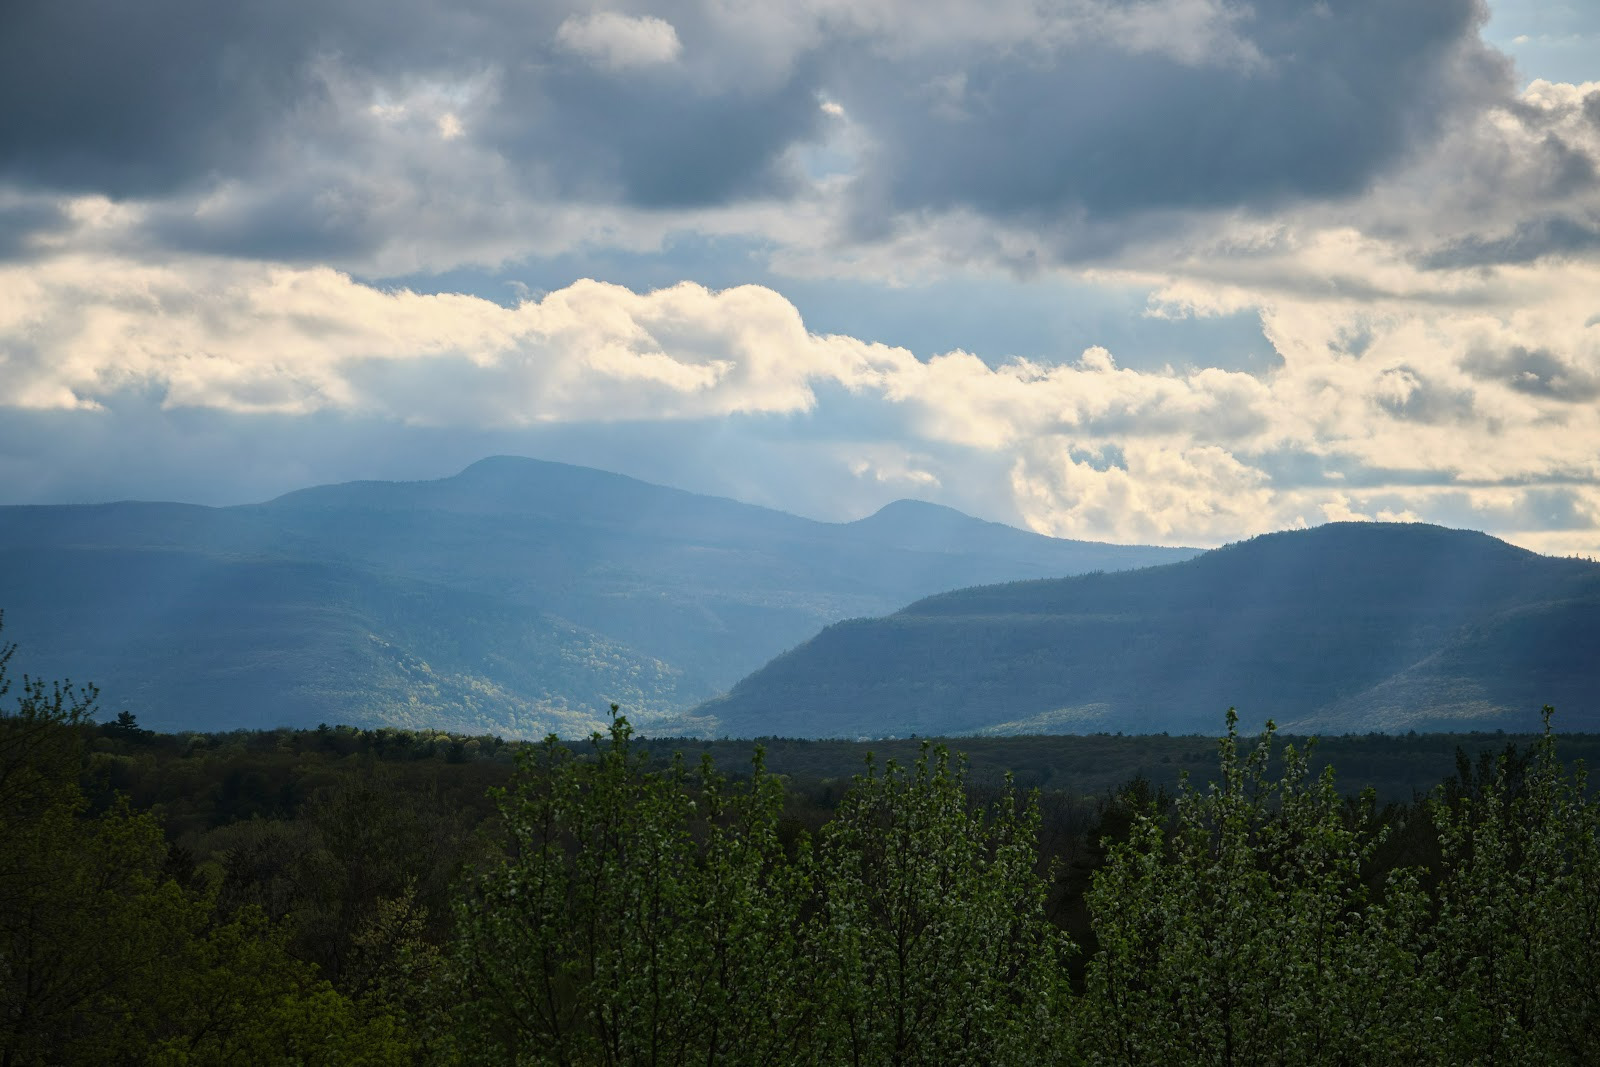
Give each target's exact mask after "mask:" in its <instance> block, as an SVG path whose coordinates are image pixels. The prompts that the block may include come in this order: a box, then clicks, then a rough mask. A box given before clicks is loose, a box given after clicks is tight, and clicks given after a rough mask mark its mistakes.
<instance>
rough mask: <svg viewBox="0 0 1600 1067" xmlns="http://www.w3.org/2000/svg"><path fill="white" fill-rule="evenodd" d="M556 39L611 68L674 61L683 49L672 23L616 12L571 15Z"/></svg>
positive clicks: (557, 32)
mask: <svg viewBox="0 0 1600 1067" xmlns="http://www.w3.org/2000/svg"><path fill="white" fill-rule="evenodd" d="M556 40H557V41H559V42H561V44H562V45H563V46H565V47H566V48H569V49H571V50H572V51H574V52H576V53H578V54H579V55H581V56H583V57H584V58H586V59H589V60H592V61H594V62H595V63H598V64H599V65H601V66H603V67H606V68H609V69H611V70H626V69H628V68H631V67H652V66H657V65H659V64H662V63H672V62H674V61H676V60H677V58H678V55H679V53H681V52H682V51H683V45H682V43H681V42H679V40H678V31H677V30H676V29H674V28H673V26H672V23H670V22H668V21H666V20H665V19H659V18H656V17H655V16H653V15H624V14H621V13H619V12H616V11H600V12H596V13H595V14H592V15H568V16H567V18H566V19H565V20H563V21H562V23H561V25H560V26H558V27H557V28H556Z"/></svg>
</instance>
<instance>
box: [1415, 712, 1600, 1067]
mask: <svg viewBox="0 0 1600 1067" xmlns="http://www.w3.org/2000/svg"><path fill="white" fill-rule="evenodd" d="M1551 714H1552V712H1551V709H1550V708H1548V707H1546V708H1545V709H1544V715H1545V730H1544V736H1543V737H1542V738H1541V739H1540V741H1539V742H1538V743H1537V745H1536V746H1535V748H1534V751H1533V754H1532V760H1531V761H1530V762H1528V763H1527V764H1526V765H1525V766H1523V765H1521V761H1514V760H1512V759H1510V758H1508V757H1507V756H1502V757H1501V758H1500V759H1499V760H1498V761H1497V764H1496V771H1495V773H1494V774H1493V776H1492V777H1486V776H1480V783H1479V787H1478V788H1477V789H1471V790H1462V791H1460V792H1458V793H1457V794H1456V795H1454V796H1451V795H1450V794H1449V793H1447V792H1446V791H1445V790H1443V789H1441V790H1439V791H1438V793H1437V794H1436V795H1435V798H1434V801H1433V804H1432V812H1433V816H1434V821H1435V823H1436V825H1437V827H1438V832H1439V837H1440V844H1441V847H1442V851H1443V853H1444V866H1443V871H1442V872H1441V873H1442V875H1443V878H1442V880H1441V882H1440V886H1439V901H1438V922H1437V926H1436V928H1435V931H1434V947H1433V950H1432V951H1431V952H1430V953H1429V955H1428V958H1427V981H1426V985H1425V988H1426V989H1427V990H1428V991H1429V993H1430V994H1431V995H1432V997H1433V1013H1434V1015H1435V1017H1436V1019H1437V1021H1438V1024H1439V1025H1438V1027H1437V1029H1438V1030H1439V1032H1440V1041H1439V1042H1438V1045H1437V1048H1436V1050H1435V1054H1434V1057H1433V1059H1434V1062H1438V1063H1482V1064H1496V1065H1498V1064H1543V1063H1560V1062H1568V1063H1597V1062H1600V805H1596V804H1595V803H1594V801H1593V800H1592V798H1590V797H1589V796H1588V795H1587V775H1586V773H1585V771H1584V769H1583V767H1582V766H1581V765H1580V766H1579V767H1578V768H1577V769H1576V770H1575V772H1574V773H1572V774H1570V775H1569V774H1568V773H1567V772H1566V770H1565V769H1564V767H1563V766H1562V764H1561V763H1560V761H1559V759H1558V758H1557V755H1556V747H1555V735H1554V734H1553V733H1552V731H1551V729H1550V718H1551Z"/></svg>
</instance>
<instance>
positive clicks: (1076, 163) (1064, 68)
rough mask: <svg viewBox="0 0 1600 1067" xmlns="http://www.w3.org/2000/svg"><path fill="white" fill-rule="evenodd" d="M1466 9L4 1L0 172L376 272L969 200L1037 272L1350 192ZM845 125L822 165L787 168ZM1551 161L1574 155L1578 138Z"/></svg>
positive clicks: (1416, 121) (1150, 2) (1379, 173)
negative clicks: (1214, 219) (1030, 243)
mask: <svg viewBox="0 0 1600 1067" xmlns="http://www.w3.org/2000/svg"><path fill="white" fill-rule="evenodd" d="M1481 18H1482V12H1481V10H1480V9H1479V7H1478V5H1477V4H1476V3H1475V2H1474V0H1426V2H1424V3H1420V4H1413V5H1407V6H1406V7H1404V8H1401V9H1397V8H1395V7H1394V6H1393V5H1390V4H1386V3H1383V2H1382V0H1357V2H1355V3H1353V4H1341V5H1306V4H1303V3H1299V2H1291V0H1270V2H1265V3H1259V4H1255V5H1252V6H1250V7H1245V6H1242V5H1236V4H1232V3H1226V2H1221V0H1140V2H1136V3H1121V2H1109V0H1071V2H1068V3H1064V4H1059V5H1039V4H1037V3H1034V2H1032V0H1001V2H998V3H995V4H988V5H984V6H983V7H982V8H974V7H973V6H972V5H969V4H961V3H955V2H953V0H941V2H938V3H926V2H922V3H911V2H909V0H867V2H859V3H856V2H852V3H843V2H841V0H780V2H777V3H774V4H764V5H760V8H759V10H758V9H755V8H748V7H740V6H737V5H725V4H713V3H702V2H699V0H661V2H657V3H653V4H651V5H649V7H648V9H647V10H645V9H634V10H632V11H630V12H629V13H622V12H618V11H599V12H596V11H593V10H591V9H587V8H579V7H577V6H576V5H573V4H568V3H564V2H557V3H552V4H540V5H521V6H516V5H513V6H503V5H502V6H500V7H497V8H494V9H493V10H492V12H491V11H489V10H487V9H485V10H477V9H461V8H460V7H459V6H457V5H450V4H446V3H443V2H442V0H398V3H383V4H377V3H374V2H372V0H337V2H335V3H332V4H311V3H309V2H306V0H288V2H287V3H285V4H279V5H275V6H274V7H273V8H272V9H271V10H270V12H269V11H268V10H267V9H261V10H257V9H255V8H252V7H249V6H246V7H244V8H230V9H229V10H227V11H217V10H214V9H213V8H212V7H211V6H209V5H204V4H200V3H198V0H151V2H150V3H148V4H141V5H136V6H129V5H126V4H121V3H116V2H114V0H62V2H60V3H57V4H24V5H21V6H18V5H11V6H10V7H8V8H7V9H6V12H5V14H3V15H0V95H3V96H5V97H6V98H8V99H19V100H20V99H28V100H30V101H35V102H36V104H35V105H34V106H30V107H27V108H11V109H7V110H5V111H4V112H3V113H0V183H3V182H7V181H9V182H10V183H11V184H12V185H13V186H14V187H16V188H21V189H30V190H35V191H38V190H52V191H55V192H57V193H61V194H66V195H83V194H95V195H103V196H106V197H110V198H112V199H114V200H118V201H129V202H137V203H138V204H139V205H141V207H142V208H143V209H144V210H145V213H146V215H147V217H148V220H149V225H148V228H147V230H146V231H145V232H144V233H143V234H142V239H143V240H144V241H145V242H146V244H147V245H151V246H155V247H169V248H170V247H175V248H179V249H188V250H202V251H208V252H226V253H228V254H232V255H238V256H241V257H264V258H274V259H290V260H297V261H302V262H312V261H315V262H330V263H333V264H335V265H339V266H343V267H345V268H348V269H355V270H360V271H362V272H363V273H367V274H380V275H381V274H383V273H385V272H391V271H395V270H400V271H409V270H415V269H436V270H437V269H446V268H449V267H452V266H455V265H458V264H461V263H465V262H473V263H483V262H500V261H503V260H504V259H506V258H510V257H512V256H515V255H516V254H518V253H519V252H521V254H530V253H534V252H537V251H539V250H541V249H543V248H548V247H549V246H550V245H551V244H556V245H559V246H561V247H564V248H572V247H578V246H581V245H583V244H585V243H591V244H592V243H595V242H597V241H598V242H601V243H605V242H610V241H614V240H620V241H622V242H623V243H624V244H635V245H636V244H637V243H638V242H639V241H641V240H648V239H649V238H648V236H644V237H641V236H640V235H639V231H641V230H642V231H646V232H648V231H650V230H651V229H652V227H653V226H654V225H655V224H654V223H653V221H652V218H651V216H652V214H653V213H659V212H662V211H677V212H686V213H688V214H687V215H685V216H684V217H680V218H679V219H677V220H676V221H677V223H678V224H679V225H680V226H685V227H689V228H695V229H699V228H700V227H701V226H702V225H710V226H712V227H713V228H716V229H720V224H719V222H718V221H717V220H716V219H715V218H706V217H704V216H705V215H707V214H715V213H718V212H725V211H728V210H730V209H738V208H743V207H748V206H751V205H766V206H767V207H769V208H770V209H771V210H770V211H768V212H767V213H766V214H761V213H754V214H746V216H745V217H744V219H743V222H744V224H745V225H746V226H747V227H748V229H747V230H746V231H745V232H747V233H748V234H750V235H751V236H753V237H756V238H758V239H763V240H770V241H773V242H774V243H775V244H777V245H779V246H782V245H785V244H787V243H789V241H790V240H791V238H792V237H793V236H794V231H795V230H796V229H797V227H796V221H797V219H799V218H808V219H815V217H816V216H817V215H818V214H819V208H818V206H817V205H818V204H819V203H820V204H822V205H823V207H822V208H821V209H820V214H821V216H822V218H821V225H820V226H819V225H811V226H809V227H798V228H799V229H801V230H802V233H803V236H802V237H801V239H800V240H799V241H798V243H799V244H800V245H802V246H805V247H807V248H809V249H811V250H814V251H816V252H817V253H818V254H821V255H828V254H830V253H831V252H832V251H834V250H836V249H835V248H834V247H833V246H843V249H844V251H845V252H846V253H847V254H848V253H849V252H850V251H851V250H852V246H861V247H863V248H870V247H872V246H876V245H879V244H882V243H883V242H885V241H898V240H901V239H902V238H903V236H904V235H905V233H906V231H908V230H909V231H912V232H913V233H917V232H921V231H925V230H926V231H930V232H932V233H933V234H935V235H936V236H942V237H944V238H952V237H954V238H959V237H960V234H959V233H952V232H951V231H950V230H949V229H948V227H949V226H950V225H951V222H950V220H954V225H955V227H956V229H957V230H960V229H961V228H962V225H961V222H960V220H961V219H963V218H971V219H974V220H975V223H974V224H973V225H972V226H970V227H968V229H971V230H973V231H975V232H978V233H981V232H983V231H985V230H994V229H996V228H997V227H998V228H1001V229H1008V228H1010V229H1016V230H1017V231H1018V233H1017V234H1000V235H996V236H994V237H993V241H994V242H995V244H996V245H997V246H1001V247H1000V248H997V249H996V251H999V250H1001V249H1002V248H1003V246H1005V245H1007V244H1008V243H1013V242H1016V241H1018V240H1026V239H1027V238H1028V236H1029V235H1032V237H1033V238H1035V239H1037V241H1038V242H1039V243H1040V245H1041V247H1040V248H1039V249H1038V252H1037V255H1038V259H1037V262H1036V266H1049V265H1050V264H1052V263H1054V262H1057V261H1060V260H1063V259H1064V260H1069V261H1080V262H1081V261H1086V260H1104V259H1105V258H1106V257H1107V256H1111V255H1114V254H1116V253H1117V252H1118V250H1121V249H1124V248H1127V247H1129V246H1138V245H1140V244H1142V243H1144V242H1145V240H1146V239H1147V238H1148V237H1150V236H1152V235H1160V234H1171V233H1173V232H1174V231H1175V230H1185V229H1188V228H1190V227H1192V226H1194V225H1197V224H1198V222H1199V221H1204V220H1205V219H1207V218H1209V217H1210V216H1212V215H1215V214H1216V213H1219V212H1222V213H1226V212H1232V211H1245V212H1248V213H1254V214H1262V213H1270V212H1275V211H1279V210H1281V209H1283V208H1284V206H1285V205H1293V204H1297V203H1303V202H1322V201H1328V200H1343V199H1346V198H1349V197H1353V196H1358V195H1360V194H1361V193H1362V192H1363V191H1365V190H1367V189H1368V188H1370V187H1371V186H1372V184H1373V183H1374V182H1375V181H1378V180H1380V179H1382V178H1383V177H1384V176H1386V175H1391V174H1393V173H1396V172H1397V171H1399V170H1402V169H1404V167H1405V166H1406V165H1407V164H1408V163H1409V161H1411V160H1412V159H1413V158H1414V157H1415V156H1416V154H1417V153H1418V152H1419V151H1422V150H1424V149H1426V148H1427V146H1429V145H1430V144H1432V143H1433V142H1435V141H1437V140H1438V139H1439V138H1440V137H1443V136H1447V135H1448V134H1449V131H1451V130H1454V129H1456V128H1457V127H1458V126H1460V125H1462V124H1463V123H1466V124H1468V125H1470V124H1471V121H1472V119H1473V117H1474V116H1477V115H1480V114H1482V113H1484V112H1485V109H1490V108H1494V107H1498V106H1501V105H1504V104H1506V103H1507V101H1509V100H1510V99H1511V92H1510V84H1511V82H1510V78H1511V73H1510V66H1509V63H1508V61H1506V59H1505V58H1504V57H1503V56H1501V55H1499V54H1498V53H1496V52H1494V51H1493V50H1492V49H1489V48H1488V47H1487V46H1485V45H1484V44H1483V43H1482V41H1481V40H1480V39H1479V38H1478V36H1477V28H1478V25H1479V22H1480V21H1481ZM824 101H826V102H827V103H828V104H829V105H831V106H832V107H833V108H835V109H837V110H838V111H840V112H842V114H843V115H845V116H848V122H840V121H839V116H838V115H837V114H830V113H829V112H827V111H825V110H824V109H823V106H822V104H823V102H824ZM1562 106H1563V107H1565V106H1566V105H1565V104H1563V105H1562ZM1579 110H1580V111H1581V104H1580V106H1579ZM1552 136H1554V137H1555V138H1556V139H1555V140H1554V141H1552V142H1551V143H1552V145H1554V146H1557V147H1552V148H1551V149H1550V151H1551V152H1553V153H1556V155H1559V154H1560V152H1561V148H1560V147H1559V146H1560V145H1563V144H1566V140H1565V134H1560V133H1556V134H1553V135H1552ZM836 141H837V142H839V145H838V147H839V149H840V151H839V152H838V153H837V155H838V159H839V160H840V161H842V164H843V166H844V168H845V169H843V170H838V169H835V170H831V171H829V172H827V173H819V174H814V175H810V174H807V172H806V169H805V166H804V159H805V158H806V154H807V153H814V152H815V151H817V150H818V149H819V148H820V147H823V146H827V145H831V144H833V143H834V142H836ZM1552 158H1554V157H1552ZM1564 158H1565V159H1566V161H1567V162H1566V164H1565V166H1567V170H1568V172H1570V178H1571V180H1573V181H1579V180H1581V179H1582V176H1583V175H1582V167H1583V165H1584V164H1583V160H1584V159H1586V158H1587V157H1586V156H1584V155H1583V153H1582V152H1581V151H1579V150H1578V149H1576V148H1574V149H1573V150H1572V152H1571V153H1569V154H1568V156H1566V157H1564ZM597 211H598V213H599V215H600V219H599V221H597V222H596V224H594V225H592V226H583V225H581V224H578V223H575V222H573V221H571V220H572V219H573V218H575V217H580V216H583V215H584V214H585V213H588V214H590V215H593V214H595V213H596V212H597ZM452 220H456V221H458V225H456V226H454V227H452V226H451V225H450V222H451V221H452ZM551 220H556V222H557V225H555V226H554V227H551V226H550V221H551ZM547 234H548V236H546V235H547ZM453 235H454V236H453ZM512 235H520V242H519V241H518V240H517V239H516V238H514V237H512ZM401 249H405V250H410V255H411V256H412V257H413V262H411V263H409V264H407V263H405V262H403V261H402V256H403V253H402V252H400V251H399V250H401ZM944 251H945V255H946V258H947V261H957V260H958V259H959V258H960V257H963V256H965V255H966V254H967V253H968V252H969V251H971V250H970V249H968V248H964V247H961V242H960V241H959V240H957V241H955V242H954V243H953V244H952V245H950V246H948V247H946V248H945V250H944ZM1463 254H1465V253H1463Z"/></svg>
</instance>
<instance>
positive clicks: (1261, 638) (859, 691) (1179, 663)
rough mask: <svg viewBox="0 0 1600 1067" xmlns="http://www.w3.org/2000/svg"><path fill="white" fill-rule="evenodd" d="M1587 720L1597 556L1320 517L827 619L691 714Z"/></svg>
mask: <svg viewBox="0 0 1600 1067" xmlns="http://www.w3.org/2000/svg"><path fill="white" fill-rule="evenodd" d="M1546 703H1548V704H1553V705H1555V706H1556V708H1557V709H1558V719H1557V723H1558V725H1559V726H1560V727H1561V728H1563V729H1567V730H1596V729H1600V564H1596V563H1593V562H1588V561H1584V560H1578V559H1557V558H1552V557H1548V556H1541V555H1537V554H1535V553H1533V552H1528V551H1525V550H1523V549H1520V548H1516V547H1513V546H1511V545H1508V544H1506V543H1504V542H1502V541H1499V540H1496V539H1495V538H1492V537H1489V536H1488V535H1486V534H1481V533H1475V532H1471V531H1464V530H1450V529H1444V528H1441V527H1437V526H1425V525H1417V524H1387V523H1334V524H1330V525H1327V526H1322V527H1317V528H1314V529H1310V530H1298V531H1289V532H1283V533H1275V534H1267V535H1264V536H1261V537H1257V538H1254V539H1252V540H1249V541H1244V542H1240V543H1238V544H1233V545H1229V546H1226V547H1224V548H1220V549H1216V550H1213V551H1211V552H1207V553H1205V554H1203V555H1200V556H1197V557H1195V558H1192V559H1189V560H1186V561H1183V562H1177V563H1172V564H1169V565H1165V566H1157V567H1151V568H1147V569H1143V570H1137V571H1130V572H1125V573H1103V574H1091V575H1082V576H1078V577H1070V578H1063V579H1056V580H1047V581H1024V582H1016V583H1010V584H1001V585H994V586H989V587H984V588H974V589H963V590H959V591H954V592H948V593H944V594H941V595H936V596H932V597H929V598H927V599H924V600H921V601H918V602H916V603H914V604H911V605H910V606H908V607H905V608H903V609H902V610H900V611H898V612H895V613H894V614H892V615H889V616H887V617H883V618H876V619H857V620H850V621H845V622H841V623H836V624H834V625H832V626H829V627H828V628H826V629H825V630H823V631H822V632H821V633H820V634H818V635H817V636H816V637H814V638H812V639H811V640H810V641H807V642H806V643H805V644H803V645H801V646H799V647H797V648H795V649H793V650H791V651H790V652H788V653H786V654H784V655H782V656H780V657H778V658H777V659H775V660H774V661H773V662H771V663H769V664H768V665H767V666H765V667H764V668H762V669H761V670H759V671H757V672H756V673H755V674H753V675H751V676H750V677H748V678H746V679H744V680H743V681H741V682H740V683H739V684H738V685H736V686H734V687H733V689H732V690H731V691H730V692H729V693H728V694H727V695H725V696H723V697H720V698H717V699H715V700H712V701H710V702H708V703H707V704H705V705H703V706H702V707H700V708H699V709H697V710H696V712H695V713H694V716H693V721H694V723H695V724H696V726H697V728H698V729H700V730H701V731H703V732H706V733H709V734H715V735H723V734H726V735H729V736H735V737H737V736H751V735H760V734H770V735H779V736H792V735H804V736H814V737H815V736H822V737H857V736H871V737H882V736H906V735H907V734H912V733H916V734H923V735H928V734H972V733H995V734H1007V733H1012V734H1017V733H1095V732H1101V731H1105V732H1114V731H1128V732H1146V733H1157V732H1162V731H1170V732H1174V733H1195V732H1200V733H1213V732H1215V731H1217V730H1219V729H1220V728H1221V725H1222V719H1223V715H1224V712H1225V710H1226V709H1227V708H1228V707H1230V706H1233V707H1237V708H1238V709H1239V712H1240V715H1241V717H1242V719H1243V720H1244V721H1245V722H1246V723H1259V722H1261V721H1263V720H1265V719H1267V718H1273V719H1275V720H1276V721H1277V722H1278V723H1279V725H1280V726H1284V727H1286V728H1288V729H1290V730H1294V731H1299V732H1322V733H1328V732H1333V733H1344V732H1363V731H1401V732H1403V731H1406V730H1408V729H1416V730H1428V729H1447V730H1472V729H1490V730H1493V729H1496V728H1504V729H1529V728H1536V727H1537V726H1538V723H1539V709H1540V708H1541V706H1542V705H1544V704H1546Z"/></svg>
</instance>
